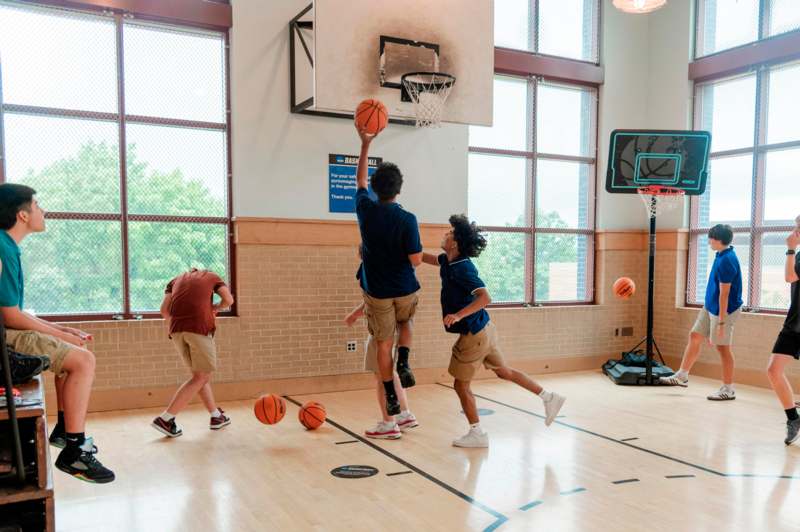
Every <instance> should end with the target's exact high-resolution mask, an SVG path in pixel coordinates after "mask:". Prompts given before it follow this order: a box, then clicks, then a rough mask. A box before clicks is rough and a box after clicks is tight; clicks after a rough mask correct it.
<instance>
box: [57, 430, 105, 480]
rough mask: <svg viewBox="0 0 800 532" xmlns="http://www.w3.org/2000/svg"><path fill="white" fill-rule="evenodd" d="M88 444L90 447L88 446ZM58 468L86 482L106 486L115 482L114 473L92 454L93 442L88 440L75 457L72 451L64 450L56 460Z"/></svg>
mask: <svg viewBox="0 0 800 532" xmlns="http://www.w3.org/2000/svg"><path fill="white" fill-rule="evenodd" d="M87 444H88V445H87ZM56 467H57V468H59V469H60V470H61V471H63V472H64V473H66V474H68V475H72V476H73V477H75V478H77V479H79V480H83V481H86V482H94V483H95V484H106V483H108V482H112V481H113V480H114V478H115V477H114V472H113V471H111V470H110V469H108V468H107V467H104V466H103V464H101V463H100V461H99V460H97V458H95V457H94V455H93V454H92V453H91V440H90V439H89V438H87V440H86V443H84V444H83V445H82V446H81V448H80V453H79V454H78V455H77V456H75V454H74V452H73V451H72V450H71V449H64V450H63V451H61V452H60V453H59V455H58V458H56Z"/></svg>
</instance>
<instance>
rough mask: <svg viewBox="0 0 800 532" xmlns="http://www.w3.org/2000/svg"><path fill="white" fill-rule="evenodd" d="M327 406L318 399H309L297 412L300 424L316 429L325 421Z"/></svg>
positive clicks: (309, 428)
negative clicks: (317, 400)
mask: <svg viewBox="0 0 800 532" xmlns="http://www.w3.org/2000/svg"><path fill="white" fill-rule="evenodd" d="M325 416H326V413H325V407H324V406H322V405H321V404H319V403H317V402H316V401H309V402H307V403H306V404H304V405H303V407H302V408H301V409H300V411H299V412H298V413H297V419H299V420H300V424H301V425H303V426H304V427H305V428H307V429H308V430H314V429H316V428H318V427H319V426H320V425H322V424H323V423H325Z"/></svg>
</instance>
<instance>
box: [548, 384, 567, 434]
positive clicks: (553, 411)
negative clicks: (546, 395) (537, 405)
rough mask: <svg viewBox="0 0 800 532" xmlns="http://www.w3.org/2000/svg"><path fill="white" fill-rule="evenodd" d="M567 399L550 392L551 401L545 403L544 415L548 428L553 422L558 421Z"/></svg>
mask: <svg viewBox="0 0 800 532" xmlns="http://www.w3.org/2000/svg"><path fill="white" fill-rule="evenodd" d="M566 400H567V398H566V397H564V396H563V395H558V394H557V393H555V392H550V399H548V400H547V401H545V402H544V413H545V420H544V424H545V426H546V427H549V426H550V424H551V423H552V422H553V420H555V419H556V416H557V415H558V412H559V411H560V410H561V407H562V406H564V401H566Z"/></svg>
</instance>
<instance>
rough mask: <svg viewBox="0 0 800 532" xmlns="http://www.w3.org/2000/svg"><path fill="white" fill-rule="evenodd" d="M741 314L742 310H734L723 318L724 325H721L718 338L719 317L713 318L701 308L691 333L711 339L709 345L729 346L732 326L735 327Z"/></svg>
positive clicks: (731, 341)
mask: <svg viewBox="0 0 800 532" xmlns="http://www.w3.org/2000/svg"><path fill="white" fill-rule="evenodd" d="M741 314H742V309H736V312H734V313H733V314H728V317H727V318H725V325H723V332H722V336H720V335H719V334H718V333H717V326H718V325H719V316H714V315H713V314H711V313H710V312H709V311H708V310H706V308H705V307H703V308H702V309H700V313H699V314H698V315H697V320H696V321H695V322H694V327H692V332H693V333H697V334H699V335H700V336H702V337H704V338H711V343H712V344H714V345H731V343H733V326H734V325H736V320H738V319H739V316H740V315H741Z"/></svg>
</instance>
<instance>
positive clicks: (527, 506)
mask: <svg viewBox="0 0 800 532" xmlns="http://www.w3.org/2000/svg"><path fill="white" fill-rule="evenodd" d="M543 502H544V501H533V502H529V503H528V504H526V505H525V506H520V507H519V509H520V510H522V511H523V512H527V511H528V510H530V509H531V508H536V507H537V506H539V505H540V504H542V503H543Z"/></svg>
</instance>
